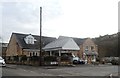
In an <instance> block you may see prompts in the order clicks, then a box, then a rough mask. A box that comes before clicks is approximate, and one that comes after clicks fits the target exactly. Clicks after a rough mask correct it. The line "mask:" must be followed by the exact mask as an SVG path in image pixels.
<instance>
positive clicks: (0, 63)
mask: <svg viewBox="0 0 120 78" xmlns="http://www.w3.org/2000/svg"><path fill="white" fill-rule="evenodd" d="M0 66H4V67H5V66H6V63H5V60H4V59H3V58H2V57H1V56H0Z"/></svg>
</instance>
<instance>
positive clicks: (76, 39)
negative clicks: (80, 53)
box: [59, 36, 87, 46]
mask: <svg viewBox="0 0 120 78" xmlns="http://www.w3.org/2000/svg"><path fill="white" fill-rule="evenodd" d="M60 38H72V39H73V40H74V41H75V42H76V44H77V45H78V46H80V45H82V44H83V42H84V41H85V40H86V39H87V38H84V39H83V38H75V37H67V36H59V39H60Z"/></svg>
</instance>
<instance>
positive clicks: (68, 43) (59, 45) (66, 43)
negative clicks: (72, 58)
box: [43, 36, 79, 50]
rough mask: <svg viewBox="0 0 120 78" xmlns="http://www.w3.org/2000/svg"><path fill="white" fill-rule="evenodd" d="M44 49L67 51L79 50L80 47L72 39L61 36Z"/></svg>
mask: <svg viewBox="0 0 120 78" xmlns="http://www.w3.org/2000/svg"><path fill="white" fill-rule="evenodd" d="M43 49H45V50H47V49H48V50H53V49H65V50H79V46H78V45H77V44H76V42H75V41H74V40H73V39H72V38H70V37H63V36H60V37H59V38H58V39H57V40H55V41H53V42H51V43H49V44H47V45H46V46H45V47H44V48H43Z"/></svg>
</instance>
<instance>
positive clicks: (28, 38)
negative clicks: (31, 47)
mask: <svg viewBox="0 0 120 78" xmlns="http://www.w3.org/2000/svg"><path fill="white" fill-rule="evenodd" d="M24 40H25V42H26V44H34V41H37V40H35V38H34V37H33V36H32V35H31V34H30V35H28V36H26V37H25V38H24Z"/></svg>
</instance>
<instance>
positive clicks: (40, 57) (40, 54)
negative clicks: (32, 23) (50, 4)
mask: <svg viewBox="0 0 120 78" xmlns="http://www.w3.org/2000/svg"><path fill="white" fill-rule="evenodd" d="M41 40H42V7H40V53H39V65H40V66H42V41H41Z"/></svg>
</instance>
